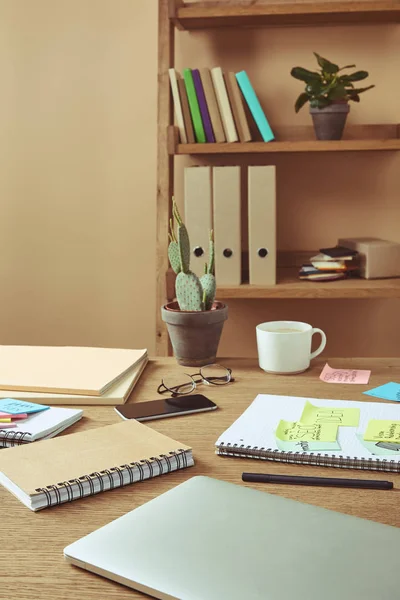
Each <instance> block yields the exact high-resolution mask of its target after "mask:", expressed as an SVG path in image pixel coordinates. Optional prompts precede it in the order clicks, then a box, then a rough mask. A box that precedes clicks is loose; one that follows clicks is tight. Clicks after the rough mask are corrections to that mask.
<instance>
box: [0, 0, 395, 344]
mask: <svg viewBox="0 0 400 600" xmlns="http://www.w3.org/2000/svg"><path fill="white" fill-rule="evenodd" d="M0 15H1V19H0V72H1V73H2V84H1V102H0V202H1V208H2V210H1V218H0V227H1V232H0V244H1V254H0V284H1V300H2V302H1V308H2V310H1V312H0V341H1V342H2V343H26V344H87V345H104V346H122V347H123V346H125V347H128V346H147V347H148V348H149V350H150V351H153V350H154V348H155V343H154V341H155V340H154V337H155V322H154V315H155V310H156V306H155V304H156V303H155V247H154V244H155V190H156V86H157V79H156V52H157V47H156V45H157V1H156V0H68V1H67V0H57V1H54V0H35V1H34V2H32V1H31V0H0ZM399 38H400V31H399V28H398V27H395V26H393V27H390V26H378V27H376V28H374V27H360V28H350V27H348V28H347V27H343V28H333V27H332V28H322V29H319V30H314V29H303V28H300V29H276V30H259V31H241V32H238V31H236V32H235V33H232V32H228V33H227V32H222V31H217V32H214V33H212V34H205V33H196V34H194V33H190V34H189V33H185V32H183V33H179V34H178V36H177V63H178V67H179V68H181V67H183V66H192V67H195V66H214V65H221V66H223V67H224V68H226V69H232V70H240V69H242V68H245V69H246V70H247V71H248V73H249V75H250V77H251V79H252V81H253V83H254V85H255V88H256V89H257V91H258V92H259V95H260V97H261V100H262V103H263V105H264V107H265V109H266V112H267V114H268V116H269V117H270V119H271V121H273V122H275V123H279V124H305V123H308V120H309V117H308V115H307V112H306V109H303V110H304V112H302V113H301V114H300V115H298V116H296V115H295V114H294V112H293V109H292V105H293V101H294V98H295V97H296V95H297V93H298V92H299V89H300V87H301V85H300V83H297V82H296V81H294V80H292V79H291V78H290V76H289V71H290V68H291V67H292V66H294V65H295V64H301V65H304V66H312V64H313V62H312V61H313V59H312V55H311V52H312V50H316V51H319V52H320V53H321V54H326V55H327V56H328V57H329V58H331V59H333V60H336V61H338V62H340V63H348V62H353V61H354V62H356V63H357V66H358V67H360V68H366V69H368V70H369V71H370V74H371V82H373V83H375V84H377V88H376V90H374V91H372V92H368V93H367V94H366V95H365V96H364V97H363V99H362V102H361V104H360V105H359V106H354V108H352V113H351V116H350V121H351V122H353V123H362V122H371V123H372V122H382V123H385V122H388V123H390V122H397V121H399V117H400V114H399V111H400V109H399V108H398V107H399V103H398V89H399V88H398V85H397V84H396V79H395V74H396V73H398V72H399V67H400V56H399V53H398V48H399V42H400V39H399ZM263 160H265V159H264V158H263V157H258V158H257V162H258V163H262V161H263ZM267 160H268V161H271V162H272V163H274V164H276V165H277V169H278V187H279V198H278V204H279V207H278V215H279V225H278V241H279V247H280V248H281V249H307V248H316V247H319V246H322V245H328V244H334V243H335V241H336V238H337V237H338V236H342V235H362V234H368V235H379V236H382V237H387V238H391V239H394V240H398V241H400V230H399V226H398V225H399V222H400V219H399V217H400V205H399V202H398V184H399V175H398V172H399V166H400V162H399V161H400V157H399V156H398V155H396V154H395V153H366V154H363V155H361V154H342V155H338V154H325V155H323V156H321V155H303V156H301V155H298V156H296V155H293V156H289V155H288V156H279V157H276V162H274V161H275V157H272V158H271V157H269V158H268V159H267ZM235 162H237V159H235V158H231V159H230V160H229V163H230V164H234V163H235ZM254 162H255V161H253V163H254ZM183 164H185V161H184V160H182V159H181V160H179V165H183ZM219 164H224V161H223V160H222V159H221V160H219ZM176 187H177V195H178V198H179V200H181V193H180V189H181V175H180V171H179V169H178V173H177V185H176ZM310 285H312V284H310ZM230 309H231V314H230V320H229V322H228V324H227V327H226V330H225V333H224V337H223V340H222V345H221V353H222V354H225V355H234V354H240V355H245V354H249V355H254V354H255V339H254V326H255V324H256V323H257V322H260V321H263V320H267V319H272V318H289V319H304V320H308V321H310V322H312V323H313V324H314V325H315V326H319V327H322V328H323V329H325V331H326V332H327V334H328V340H329V342H328V347H327V353H328V354H330V355H334V354H336V355H357V354H358V355H378V354H381V355H393V354H396V355H398V354H399V350H400V348H399V341H398V319H397V314H398V309H399V304H398V303H397V302H395V301H371V300H368V301H364V302H362V301H354V300H353V301H331V300H326V301H319V302H317V301H298V302H297V301H286V302H283V301H277V300H275V301H268V302H267V301H263V302H258V301H257V302H256V301H246V302H244V301H240V302H239V301H236V302H233V301H232V302H230ZM394 324H396V325H397V327H396V325H394ZM239 332H240V334H239Z"/></svg>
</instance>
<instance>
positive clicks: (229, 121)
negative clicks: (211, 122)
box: [211, 67, 239, 143]
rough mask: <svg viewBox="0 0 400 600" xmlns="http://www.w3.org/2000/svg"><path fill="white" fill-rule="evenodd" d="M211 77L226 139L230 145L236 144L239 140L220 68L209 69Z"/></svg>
mask: <svg viewBox="0 0 400 600" xmlns="http://www.w3.org/2000/svg"><path fill="white" fill-rule="evenodd" d="M211 77H212V80H213V84H214V90H215V95H216V97H217V102H218V107H219V112H220V114H221V118H222V124H223V126H224V132H225V136H226V139H227V141H228V142H230V143H232V142H237V141H238V140H239V138H238V134H237V131H236V126H235V121H234V119H233V114H232V109H231V105H230V103H229V98H228V92H227V90H226V85H225V80H224V74H223V72H222V69H221V67H215V68H214V69H211Z"/></svg>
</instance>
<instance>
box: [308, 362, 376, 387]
mask: <svg viewBox="0 0 400 600" xmlns="http://www.w3.org/2000/svg"><path fill="white" fill-rule="evenodd" d="M370 375H371V371H365V370H362V369H332V367H330V366H329V365H328V363H326V365H325V366H324V368H323V369H322V373H321V375H320V376H319V378H320V379H321V380H322V381H325V382H326V383H361V384H366V383H368V381H369V377H370Z"/></svg>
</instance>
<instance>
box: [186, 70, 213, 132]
mask: <svg viewBox="0 0 400 600" xmlns="http://www.w3.org/2000/svg"><path fill="white" fill-rule="evenodd" d="M192 76H193V82H194V87H195V90H196V96H197V100H198V102H199V107H200V114H201V119H202V121H203V127H204V133H205V135H206V141H207V142H208V143H209V144H212V143H214V142H215V136H214V131H213V128H212V124H211V118H210V113H209V111H208V106H207V101H206V96H205V94H204V89H203V83H202V81H201V77H200V71H199V70H198V69H193V71H192Z"/></svg>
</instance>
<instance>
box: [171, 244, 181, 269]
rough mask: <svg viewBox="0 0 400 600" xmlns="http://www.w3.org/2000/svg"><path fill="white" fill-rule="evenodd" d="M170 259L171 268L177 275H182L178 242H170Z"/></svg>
mask: <svg viewBox="0 0 400 600" xmlns="http://www.w3.org/2000/svg"><path fill="white" fill-rule="evenodd" d="M168 258H169V262H170V264H171V267H172V268H173V270H174V271H175V273H180V270H181V257H180V254H179V246H178V243H177V242H174V241H172V242H170V243H169V246H168Z"/></svg>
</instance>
